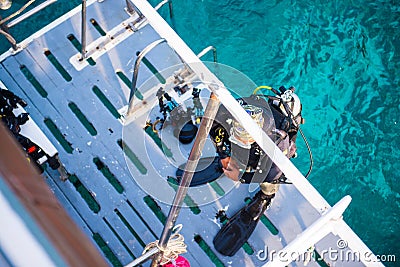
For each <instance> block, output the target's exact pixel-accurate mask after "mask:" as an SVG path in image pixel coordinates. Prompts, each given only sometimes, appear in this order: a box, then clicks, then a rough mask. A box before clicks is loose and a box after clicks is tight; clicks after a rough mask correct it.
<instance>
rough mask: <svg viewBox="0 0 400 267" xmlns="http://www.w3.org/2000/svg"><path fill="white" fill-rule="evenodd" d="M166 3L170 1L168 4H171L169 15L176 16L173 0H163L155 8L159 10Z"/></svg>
mask: <svg viewBox="0 0 400 267" xmlns="http://www.w3.org/2000/svg"><path fill="white" fill-rule="evenodd" d="M166 3H168V6H169V17H170V18H171V19H172V17H173V16H174V11H173V9H172V1H171V0H163V1H161V2H160V3H159V4H158V5H156V7H155V8H154V9H155V10H157V11H158V10H159V9H160V8H161V7H162V6H164V5H165V4H166Z"/></svg>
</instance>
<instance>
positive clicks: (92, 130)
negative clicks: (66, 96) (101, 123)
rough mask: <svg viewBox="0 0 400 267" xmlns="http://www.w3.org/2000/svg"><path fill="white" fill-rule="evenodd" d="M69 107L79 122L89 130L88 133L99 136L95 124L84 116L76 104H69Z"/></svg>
mask: <svg viewBox="0 0 400 267" xmlns="http://www.w3.org/2000/svg"><path fill="white" fill-rule="evenodd" d="M68 107H69V108H70V109H71V110H72V112H73V113H74V114H75V116H76V117H77V118H78V119H79V121H80V122H81V123H82V124H83V126H84V127H85V128H86V130H88V132H89V133H90V134H91V135H92V136H95V135H97V130H96V128H94V126H93V124H92V123H91V122H90V121H89V120H88V118H87V117H86V116H85V114H83V112H82V111H81V110H80V109H79V107H78V106H77V105H76V104H75V103H74V102H69V103H68Z"/></svg>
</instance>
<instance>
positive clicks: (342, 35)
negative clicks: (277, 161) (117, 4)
mask: <svg viewBox="0 0 400 267" xmlns="http://www.w3.org/2000/svg"><path fill="white" fill-rule="evenodd" d="M106 1H116V0H106ZM14 2H16V4H21V3H23V2H24V1H14ZM79 3H80V1H77V0H74V1H67V0H59V1H58V3H57V4H54V5H53V7H52V8H51V12H47V13H46V14H45V15H41V16H36V17H35V24H25V25H21V26H20V27H18V28H16V29H13V32H15V34H19V35H20V36H21V38H20V40H22V38H23V37H26V36H27V35H28V33H29V31H33V30H35V28H33V27H37V28H38V27H40V25H42V24H44V23H46V22H48V21H49V19H51V18H50V16H53V17H56V16H59V14H62V13H63V12H66V11H67V10H69V9H70V8H71V7H73V6H75V5H77V4H79ZM152 3H153V4H154V3H155V1H152ZM173 3H174V15H175V17H174V19H173V20H172V21H171V20H169V22H170V23H171V24H173V25H174V27H175V29H176V31H177V32H178V34H179V35H180V36H181V37H182V38H183V39H184V40H185V41H186V43H187V44H188V45H189V46H190V47H191V48H192V49H193V50H194V51H195V52H196V53H198V52H200V51H201V50H202V49H203V48H204V47H206V46H208V45H214V46H215V47H216V48H217V49H218V61H219V62H220V63H223V64H227V65H230V66H232V67H234V68H236V69H238V70H240V71H242V72H243V73H245V74H246V75H248V76H249V77H250V78H251V79H252V80H253V81H254V82H255V83H256V84H258V85H263V84H265V85H271V86H274V87H279V86H280V85H285V86H289V85H294V86H295V87H296V88H297V93H298V95H299V96H300V97H301V99H302V103H303V115H304V117H305V119H306V123H305V125H304V126H303V130H304V132H305V134H306V136H307V137H308V139H309V142H310V145H311V148H312V151H313V155H314V161H315V162H314V169H313V171H312V174H311V176H310V181H311V183H312V184H313V185H314V186H315V187H316V188H317V189H318V190H319V192H320V193H321V194H322V195H323V196H324V197H325V198H326V199H327V200H328V202H329V203H330V204H331V205H333V204H335V203H336V202H337V201H338V200H339V199H341V198H342V197H343V196H344V195H347V194H349V195H351V196H352V198H353V201H352V203H351V205H350V207H349V208H348V210H347V211H346V212H345V215H344V217H345V220H346V221H347V223H348V224H349V225H350V226H351V227H352V228H353V229H354V231H355V232H356V233H357V234H358V235H359V236H360V237H361V238H362V240H364V241H365V243H366V244H367V245H368V246H369V247H370V248H371V249H372V250H373V251H374V252H375V253H376V254H380V255H389V254H395V255H396V258H397V261H400V242H399V241H400V235H399V232H400V222H399V220H400V219H399V217H400V181H399V180H400V179H399V178H400V175H399V172H398V170H399V169H400V162H399V159H400V145H399V141H398V139H399V137H400V134H399V130H400V92H399V89H398V88H399V86H400V2H399V1H397V0H392V1H383V0H381V1H377V0H375V1H372V0H352V1H350V0H348V1H332V0H330V1H326V0H310V1H295V0H282V1H279V0H276V1H258V0H247V1H244V0H231V1H211V0H204V1H184V0H174V1H173ZM161 13H162V14H163V15H164V17H167V15H168V12H167V8H166V7H164V8H163V9H162V10H161ZM4 14H5V13H4V12H3V13H0V15H2V16H3V17H4V16H5V15H4ZM28 25H29V27H28ZM32 25H33V26H32ZM23 28H25V29H23ZM6 47H7V43H6V42H5V39H3V37H0V51H4V50H5V48H6ZM207 59H208V60H211V59H212V58H211V56H210V57H209V58H207ZM243 93H251V92H243ZM298 143H299V158H298V159H296V161H295V164H296V166H298V167H299V169H300V170H301V171H303V173H306V172H307V170H308V165H309V162H308V154H307V151H306V148H305V145H304V143H302V142H301V141H299V142H298ZM385 265H387V266H396V264H395V263H385Z"/></svg>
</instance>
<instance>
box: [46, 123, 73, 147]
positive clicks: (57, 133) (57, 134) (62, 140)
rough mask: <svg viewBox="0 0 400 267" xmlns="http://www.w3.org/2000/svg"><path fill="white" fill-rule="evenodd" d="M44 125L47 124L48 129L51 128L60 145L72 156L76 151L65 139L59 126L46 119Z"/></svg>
mask: <svg viewBox="0 0 400 267" xmlns="http://www.w3.org/2000/svg"><path fill="white" fill-rule="evenodd" d="M44 124H46V126H47V128H49V130H50V132H51V133H52V134H53V135H54V137H55V138H56V139H57V141H58V142H59V143H60V145H61V146H62V147H63V148H64V150H65V152H67V153H69V154H72V152H73V151H74V149H73V148H72V145H71V143H70V142H68V141H67V139H65V137H64V135H63V134H62V133H61V131H60V130H59V129H58V128H57V125H56V124H55V123H54V122H53V121H52V120H51V119H49V118H46V119H44Z"/></svg>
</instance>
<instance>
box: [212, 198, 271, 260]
mask: <svg viewBox="0 0 400 267" xmlns="http://www.w3.org/2000/svg"><path fill="white" fill-rule="evenodd" d="M273 197H274V195H272V196H267V195H265V194H263V193H262V192H261V191H259V192H258V193H257V194H256V195H255V197H254V198H253V200H252V201H251V202H250V203H249V204H247V205H246V206H245V207H243V208H242V209H241V210H239V211H238V212H237V213H236V214H235V215H234V216H233V217H232V218H230V219H229V221H228V222H227V223H226V224H225V225H223V226H222V228H221V230H219V232H218V233H217V235H216V236H215V237H214V240H213V243H214V247H215V249H216V250H217V251H218V252H219V253H221V254H222V255H225V256H233V255H235V254H236V252H238V250H239V249H240V248H241V247H242V246H243V245H244V243H245V242H246V241H247V240H248V239H249V237H250V236H251V234H252V233H253V231H254V229H255V228H256V226H257V223H258V221H259V220H260V218H261V216H262V215H263V214H264V211H265V210H266V209H267V207H268V206H269V205H270V203H271V199H272V198H273Z"/></svg>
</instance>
